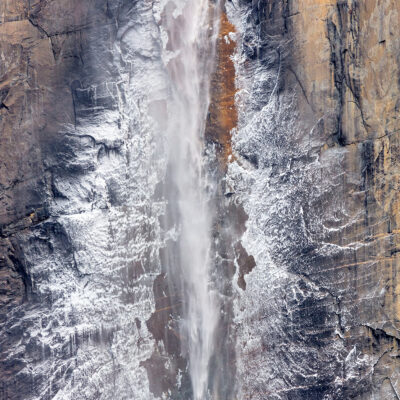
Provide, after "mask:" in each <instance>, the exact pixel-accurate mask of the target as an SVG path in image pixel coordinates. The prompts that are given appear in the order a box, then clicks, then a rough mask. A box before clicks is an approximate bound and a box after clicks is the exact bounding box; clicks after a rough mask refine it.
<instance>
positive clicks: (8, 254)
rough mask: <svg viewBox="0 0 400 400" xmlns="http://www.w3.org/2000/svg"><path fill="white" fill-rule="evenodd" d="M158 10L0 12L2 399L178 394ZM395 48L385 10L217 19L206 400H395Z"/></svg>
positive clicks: (0, 6) (10, 8) (358, 1)
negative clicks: (160, 121) (215, 311)
mask: <svg viewBox="0 0 400 400" xmlns="http://www.w3.org/2000/svg"><path fill="white" fill-rule="evenodd" d="M161 3H162V2H161V1H150V0H143V1H128V0H118V1H106V0H101V1H100V0H95V1H86V0H81V1H78V0H77V1H67V0H65V1H63V0H52V1H51V0H35V1H30V2H26V1H22V0H21V1H20V0H14V1H7V0H0V22H1V23H0V57H1V62H0V201H1V203H0V204H1V208H0V382H1V383H0V399H3V398H4V399H93V400H94V399H144V400H148V399H152V398H162V396H164V398H171V399H188V398H190V396H191V389H190V382H189V377H188V373H187V359H186V358H185V356H184V355H183V354H182V353H181V351H180V346H181V343H180V340H181V338H180V337H179V332H177V328H176V325H175V324H176V323H177V321H178V320H179V315H180V312H181V299H180V298H179V293H175V297H174V296H171V293H173V292H174V291H173V289H172V288H171V287H168V280H167V279H165V269H164V267H163V265H164V264H163V263H164V261H163V260H164V258H163V257H165V254H164V253H165V251H164V249H165V247H166V246H167V243H168V242H171V240H172V241H173V240H174V239H173V235H174V234H173V232H171V231H167V230H166V229H165V227H164V225H163V222H162V219H163V216H164V215H165V209H166V208H167V207H168V204H167V201H166V200H165V198H163V196H162V195H161V194H160V190H159V187H160V185H161V184H162V182H163V180H164V179H165V176H166V174H167V172H166V160H165V143H164V142H165V138H163V136H162V132H163V127H162V126H159V125H157V123H156V122H155V121H156V120H157V116H158V115H160V113H161V114H162V113H163V112H165V104H166V102H167V101H168V90H169V87H168V81H167V79H166V77H165V71H164V67H163V60H162V57H161V51H160V48H161V45H162V40H163V39H162V36H161V34H160V30H159V21H160V19H161V16H160V11H159V10H160V4H161ZM399 31H400V3H399V2H398V1H396V0H340V1H339V0H329V1H328V0H258V1H255V0H252V1H250V0H249V1H246V0H231V1H228V0H227V1H226V2H225V4H224V8H223V10H222V13H221V31H220V37H219V41H218V43H217V54H216V69H215V72H214V75H213V77H212V88H211V99H210V110H209V116H208V120H207V127H206V140H207V143H208V148H209V149H211V150H212V151H213V152H215V154H216V158H215V159H213V160H214V161H213V162H211V164H210V170H211V173H210V175H212V176H214V178H215V179H216V180H217V181H218V182H219V186H218V188H217V190H216V193H215V194H214V197H215V199H214V200H215V208H216V218H215V221H214V225H213V238H214V239H215V241H214V248H213V250H215V254H216V260H215V269H214V275H213V279H214V280H215V281H216V282H218V290H219V292H220V295H221V299H222V300H221V308H222V314H221V321H220V324H219V326H218V329H217V338H216V344H217V345H216V348H217V351H216V354H215V356H214V358H213V359H212V360H211V363H210V388H211V392H212V393H214V395H215V396H219V397H216V398H223V399H227V400H229V399H263V400H264V399H282V400H283V399H285V400H286V399H293V400H294V399H296V400H297V399H299V400H300V399H313V400H314V399H315V400H320V399H326V400H328V399H332V400H333V399H350V398H355V399H360V400H361V399H371V400H372V399H385V400H386V399H388V400H391V399H398V398H400V379H399V378H400V365H399V361H398V360H399V353H398V347H399V340H400V331H399V329H400V326H399V324H400V322H399V321H400V315H399V313H400V307H399V304H400V303H399V301H400V299H399V295H400V284H399V282H398V269H399V267H400V262H399V257H398V254H399V250H400V247H399V246H400V242H399V237H400V236H399V235H400V226H399V224H400V219H399V218H400V214H399V207H400V202H399V201H400V198H399V196H400V194H399V193H400V192H399V175H400V173H399V157H400V150H399V149H400V146H399V145H400V142H399V134H400V123H399V118H398V112H399V107H400V36H399ZM211 150H210V151H211ZM213 154H214V153H213ZM166 293H169V295H166ZM227 382H229V383H228V384H227Z"/></svg>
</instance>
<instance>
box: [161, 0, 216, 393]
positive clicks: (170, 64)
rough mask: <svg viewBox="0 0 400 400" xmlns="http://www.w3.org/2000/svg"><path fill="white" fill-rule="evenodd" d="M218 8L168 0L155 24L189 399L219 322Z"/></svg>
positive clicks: (198, 389)
mask: <svg viewBox="0 0 400 400" xmlns="http://www.w3.org/2000/svg"><path fill="white" fill-rule="evenodd" d="M218 13H219V4H218V3H211V2H210V1H209V0H175V1H169V2H166V4H164V7H163V11H162V15H163V17H162V22H161V31H162V35H163V37H164V49H163V60H164V63H165V65H166V69H167V71H168V77H169V83H170V96H169V97H170V99H169V102H168V105H167V116H166V121H165V122H166V123H165V124H164V125H165V126H166V141H167V143H168V145H167V146H168V149H169V171H170V172H169V175H170V176H169V181H170V182H169V184H167V185H166V188H165V193H166V198H168V199H169V202H170V203H172V204H169V208H170V209H172V216H171V219H172V223H173V224H174V225H175V226H176V228H177V230H178V232H179V239H177V240H178V245H177V248H178V249H179V250H178V253H179V254H178V255H174V256H173V257H172V258H173V259H174V260H175V261H174V262H173V263H171V265H169V266H168V267H167V273H169V274H170V275H171V274H180V275H181V276H180V286H181V290H182V291H183V303H184V306H183V315H182V316H181V317H182V321H181V336H182V338H183V342H184V343H183V345H185V347H186V350H187V356H188V360H189V373H190V377H191V381H192V389H193V397H194V399H195V400H200V399H205V398H207V396H208V394H207V382H208V374H209V371H208V367H209V361H210V357H211V355H212V353H213V342H214V333H215V328H216V325H217V320H218V302H217V300H216V295H215V293H214V292H213V290H212V288H211V282H210V268H211V265H212V261H213V260H212V254H210V252H211V224H212V212H211V207H210V204H209V201H210V200H209V196H208V190H207V188H209V187H212V185H213V182H210V181H207V172H206V170H207V165H206V157H205V145H204V130H205V123H206V118H207V112H208V106H209V97H210V96H209V86H210V76H211V73H212V68H213V62H214V59H215V43H216V39H217V35H218V24H219V18H218V17H219V15H218ZM175 249H176V247H175ZM176 263H178V264H179V266H177V265H176ZM175 279H176V278H175Z"/></svg>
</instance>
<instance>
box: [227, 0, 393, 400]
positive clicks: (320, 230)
mask: <svg viewBox="0 0 400 400" xmlns="http://www.w3.org/2000/svg"><path fill="white" fill-rule="evenodd" d="M227 10H228V16H229V18H230V19H231V21H232V22H233V23H234V24H235V26H236V28H237V30H238V33H237V38H238V47H237V52H236V56H235V64H236V73H237V87H238V92H237V95H236V97H237V98H236V104H237V107H238V114H239V122H238V127H237V129H236V132H234V134H233V138H232V140H233V150H234V153H235V154H236V157H237V160H236V161H234V162H233V163H232V164H230V166H229V171H228V174H227V182H228V185H229V186H230V187H231V193H233V198H234V199H235V201H237V202H239V203H241V204H242V205H243V207H244V209H245V211H246V213H247V214H248V220H247V222H246V227H247V230H246V232H245V233H244V235H243V238H242V243H243V245H244V247H245V248H246V250H247V252H248V253H249V254H251V255H253V256H254V258H255V261H256V266H255V268H254V269H253V270H252V271H251V272H250V273H249V274H248V275H246V276H245V281H246V289H245V290H241V289H240V288H237V290H236V296H237V297H236V301H235V319H234V324H235V325H236V333H237V346H236V349H237V374H236V380H237V384H238V385H239V394H238V396H237V397H238V398H251V399H348V398H357V399H383V398H385V399H397V398H399V393H400V387H399V376H400V374H399V372H400V371H399V366H398V363H397V361H395V360H396V358H397V357H398V350H397V349H398V338H399V323H398V321H399V318H398V306H397V301H398V300H397V293H398V279H397V271H398V268H399V259H398V257H397V252H398V230H397V225H398V218H399V214H398V209H397V206H396V204H398V193H397V189H395V188H397V186H398V183H397V182H398V177H399V168H398V163H397V162H396V161H395V157H397V156H398V140H399V139H398V135H396V134H395V133H394V132H397V130H398V128H399V127H398V118H397V117H396V113H397V111H396V110H397V106H396V104H397V103H396V101H397V100H396V99H398V90H399V89H398V85H397V83H395V84H392V85H389V84H388V81H386V78H385V77H387V74H388V75H389V76H391V77H392V78H393V80H391V82H397V78H394V77H395V76H398V75H397V74H398V71H399V63H398V60H399V58H398V56H399V52H398V49H399V40H398V35H394V34H393V33H391V32H393V29H396V28H395V27H398V26H399V11H400V10H399V5H398V3H397V2H396V3H395V2H390V1H387V2H379V1H375V0H371V1H363V2H361V1H360V2H359V1H350V0H349V1H340V2H339V1H338V2H336V1H334V2H332V1H303V0H296V1H274V0H264V1H258V2H255V1H253V2H250V1H232V2H229V3H227ZM372 77H375V78H372ZM392 78H390V79H392ZM393 190H394V191H395V192H393Z"/></svg>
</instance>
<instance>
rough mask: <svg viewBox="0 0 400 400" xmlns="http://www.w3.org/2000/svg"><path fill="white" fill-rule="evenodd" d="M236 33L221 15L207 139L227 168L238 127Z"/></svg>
mask: <svg viewBox="0 0 400 400" xmlns="http://www.w3.org/2000/svg"><path fill="white" fill-rule="evenodd" d="M234 33H235V27H234V26H233V25H232V24H231V23H230V22H229V20H228V18H227V16H226V13H225V12H221V22H220V32H219V38H218V42H217V48H216V69H215V72H214V74H213V77H212V80H211V101H210V107H209V114H208V120H207V127H206V139H207V140H208V141H210V142H212V143H215V144H216V145H217V149H218V154H219V159H220V161H221V163H222V165H225V166H226V163H227V162H228V156H229V155H231V154H232V148H231V130H232V129H233V128H235V127H236V124H237V111H236V107H235V93H236V87H235V66H234V64H233V61H232V56H233V53H234V51H235V48H236V42H235V39H234Z"/></svg>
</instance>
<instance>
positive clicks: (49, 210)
mask: <svg viewBox="0 0 400 400" xmlns="http://www.w3.org/2000/svg"><path fill="white" fill-rule="evenodd" d="M32 3H33V2H31V4H30V7H28V6H27V5H25V3H24V2H15V4H14V3H13V4H12V5H11V4H8V3H2V6H1V7H2V8H3V14H2V15H3V18H4V20H3V23H2V24H1V25H0V31H1V37H2V40H1V42H2V44H1V51H2V57H3V59H5V58H6V57H9V58H8V59H7V63H8V64H7V65H6V66H5V68H4V70H2V71H1V72H2V74H3V75H2V85H3V86H4V89H2V96H3V94H4V96H3V97H4V98H3V97H2V102H3V103H2V107H1V123H2V132H3V133H2V138H1V139H2V152H3V145H4V146H6V147H5V148H9V152H10V155H8V154H7V153H6V151H5V150H4V155H5V158H4V162H3V163H2V169H1V178H2V182H1V184H2V199H1V200H2V203H3V206H4V209H3V210H4V211H3V210H2V212H3V214H2V216H1V218H2V220H1V222H2V231H1V233H2V236H1V245H2V248H3V249H4V251H3V252H2V259H1V262H2V264H1V268H2V270H1V271H2V274H3V275H6V276H7V275H8V276H9V278H8V280H7V282H11V283H10V284H9V287H5V288H4V290H3V291H2V296H3V297H2V309H1V318H2V326H1V384H2V387H1V390H2V393H1V396H3V397H2V398H7V399H50V398H51V399H63V400H64V399H82V398H85V399H116V398H118V399H146V400H147V399H151V398H153V395H152V394H151V393H150V389H149V382H148V379H147V372H146V369H145V367H144V366H143V365H142V364H141V363H142V362H144V361H145V360H146V359H147V358H149V357H150V354H151V352H152V351H153V347H154V340H153V338H152V336H151V334H150V333H149V331H148V329H147V325H146V321H147V320H148V319H149V318H150V316H151V313H152V312H153V311H154V295H153V281H154V279H155V277H156V276H157V275H158V273H159V271H160V266H159V264H160V263H159V248H160V247H162V246H163V244H162V241H163V237H162V234H161V231H160V227H159V217H160V215H162V214H163V212H164V208H165V205H164V204H163V203H162V202H161V201H156V199H155V196H154V194H155V190H156V185H157V183H158V182H160V181H161V180H162V179H163V174H164V169H165V167H164V164H165V160H164V159H163V155H162V150H160V149H161V148H162V143H161V144H160V143H158V144H157V143H156V142H157V141H159V142H161V141H162V139H161V138H160V135H159V132H158V131H157V130H159V127H157V126H156V124H155V123H154V120H153V119H152V118H151V110H150V108H151V107H150V103H151V102H153V101H158V100H162V99H163V98H165V80H164V79H163V69H162V67H161V56H160V50H159V49H160V46H161V39H160V33H159V29H158V27H157V25H156V23H155V21H154V10H153V2H150V1H139V2H131V1H117V2H110V3H108V2H103V1H97V2H80V1H72V2H47V1H39V2H35V3H34V4H32ZM24 97H25V100H24ZM156 133H157V134H156ZM8 142H10V143H12V145H10V144H8ZM7 146H8V147H7ZM5 148H4V149H5ZM156 149H158V151H159V153H158V154H156ZM27 159H29V162H28V164H27ZM13 163H14V164H13ZM30 166H31V167H30ZM21 277H22V278H21ZM15 293H17V294H15Z"/></svg>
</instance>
